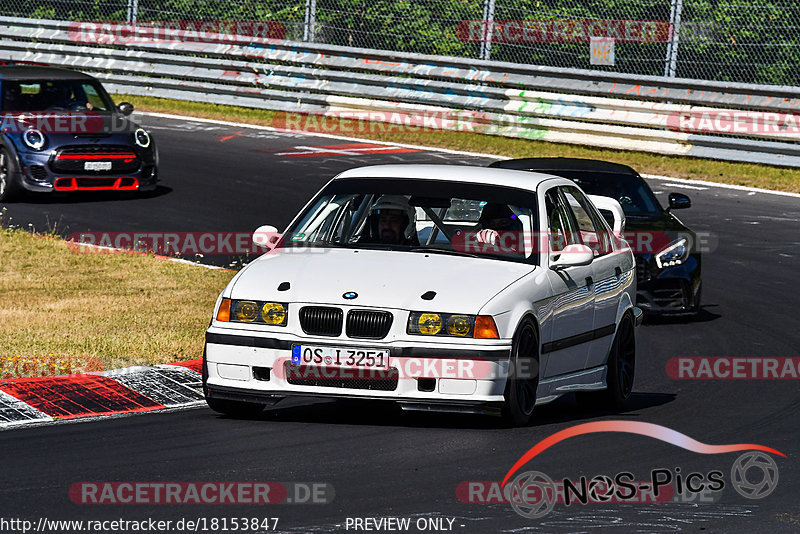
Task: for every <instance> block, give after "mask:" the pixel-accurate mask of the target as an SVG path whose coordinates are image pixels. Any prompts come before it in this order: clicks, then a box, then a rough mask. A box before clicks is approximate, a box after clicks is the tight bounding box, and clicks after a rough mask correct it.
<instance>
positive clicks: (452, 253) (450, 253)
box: [408, 247, 483, 258]
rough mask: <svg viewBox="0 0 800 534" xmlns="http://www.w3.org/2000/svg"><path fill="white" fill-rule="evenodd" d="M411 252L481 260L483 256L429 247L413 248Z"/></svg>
mask: <svg viewBox="0 0 800 534" xmlns="http://www.w3.org/2000/svg"><path fill="white" fill-rule="evenodd" d="M408 250H410V251H411V252H431V253H433V254H447V255H448V256H466V257H468V258H481V257H483V256H479V255H478V254H472V253H471V252H461V251H458V250H447V249H443V248H427V247H411V248H410V249H408Z"/></svg>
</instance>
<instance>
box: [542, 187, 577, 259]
mask: <svg viewBox="0 0 800 534" xmlns="http://www.w3.org/2000/svg"><path fill="white" fill-rule="evenodd" d="M544 205H545V211H546V212H547V233H548V236H549V240H550V250H551V251H552V252H559V251H561V250H564V248H565V247H566V246H567V245H572V244H575V243H579V241H578V236H577V232H576V228H575V223H574V222H573V218H572V215H571V214H570V213H569V208H567V207H566V205H565V204H564V201H563V199H562V197H561V195H560V194H559V191H558V188H555V187H554V188H553V189H551V190H549V191H548V192H547V193H545V195H544Z"/></svg>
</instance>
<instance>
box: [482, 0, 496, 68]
mask: <svg viewBox="0 0 800 534" xmlns="http://www.w3.org/2000/svg"><path fill="white" fill-rule="evenodd" d="M494 2H495V0H484V3H483V24H484V27H483V30H484V31H483V35H482V37H483V39H482V40H481V53H480V58H481V59H485V60H488V59H489V58H490V57H491V55H492V31H493V30H494Z"/></svg>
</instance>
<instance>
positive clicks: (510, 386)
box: [502, 319, 539, 426]
mask: <svg viewBox="0 0 800 534" xmlns="http://www.w3.org/2000/svg"><path fill="white" fill-rule="evenodd" d="M538 387H539V335H538V334H537V331H536V326H535V325H534V323H533V321H531V320H530V319H526V320H524V321H523V323H522V324H521V325H520V326H519V328H518V329H517V331H516V333H515V334H514V339H513V341H512V345H511V367H510V369H509V375H508V379H507V380H506V389H505V393H504V395H503V396H504V397H505V403H504V404H503V410H502V417H503V420H504V421H505V422H506V423H508V424H510V425H512V426H527V425H529V424H530V423H531V420H532V419H533V412H534V408H535V407H536V391H537V389H538Z"/></svg>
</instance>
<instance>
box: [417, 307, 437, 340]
mask: <svg viewBox="0 0 800 534" xmlns="http://www.w3.org/2000/svg"><path fill="white" fill-rule="evenodd" d="M417 328H419V333H420V334H427V335H430V336H434V335H436V334H438V333H439V331H440V330H441V329H442V316H441V315H439V314H438V313H423V314H421V315H420V316H419V319H417Z"/></svg>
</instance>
